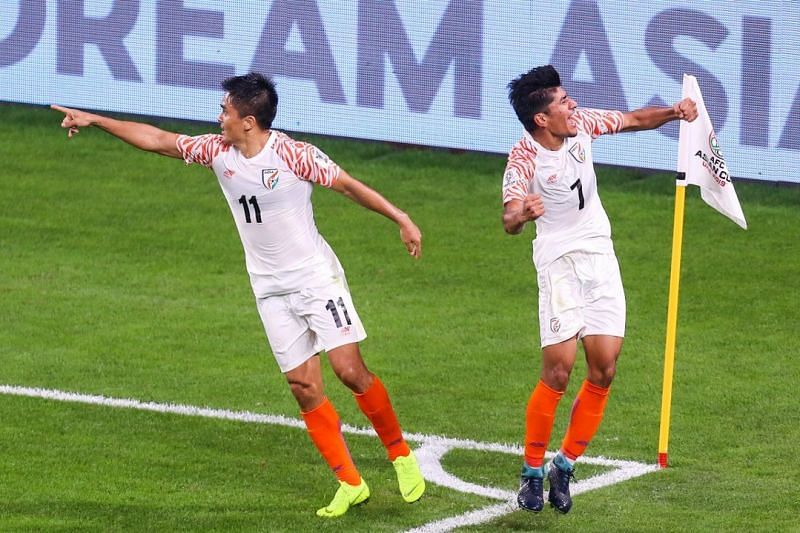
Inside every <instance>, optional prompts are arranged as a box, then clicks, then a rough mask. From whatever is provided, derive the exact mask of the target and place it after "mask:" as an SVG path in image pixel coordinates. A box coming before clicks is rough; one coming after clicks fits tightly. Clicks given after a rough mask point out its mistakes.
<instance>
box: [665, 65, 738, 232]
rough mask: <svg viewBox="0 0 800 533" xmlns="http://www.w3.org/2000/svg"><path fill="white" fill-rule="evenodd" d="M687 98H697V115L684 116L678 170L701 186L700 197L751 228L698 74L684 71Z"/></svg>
mask: <svg viewBox="0 0 800 533" xmlns="http://www.w3.org/2000/svg"><path fill="white" fill-rule="evenodd" d="M683 98H691V99H692V100H694V101H695V103H696V104H697V119H696V120H694V121H693V122H686V121H685V120H681V124H680V128H681V131H680V137H679V141H678V172H679V173H683V174H685V176H686V183H690V184H692V185H697V186H698V187H700V197H701V198H702V199H703V200H704V201H705V202H706V203H707V204H708V205H710V206H711V207H713V208H714V209H716V210H717V211H719V212H720V213H722V214H723V215H725V216H726V217H728V218H730V219H731V220H733V221H734V222H736V223H737V224H739V226H741V227H742V229H747V222H746V221H745V219H744V213H743V212H742V207H741V206H740V205H739V198H738V197H737V196H736V191H735V190H733V182H732V181H731V175H730V171H729V170H728V165H727V164H726V163H725V156H723V155H722V149H721V148H720V146H719V143H718V142H717V135H716V134H715V133H714V126H712V125H711V119H710V118H709V117H708V112H707V111H706V104H705V103H704V102H703V95H702V94H700V87H699V86H698V85H697V78H695V77H694V76H690V75H688V74H684V75H683Z"/></svg>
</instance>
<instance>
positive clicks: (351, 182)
mask: <svg viewBox="0 0 800 533" xmlns="http://www.w3.org/2000/svg"><path fill="white" fill-rule="evenodd" d="M331 188H332V189H333V190H334V191H337V192H340V193H342V194H343V195H345V196H346V197H348V198H350V199H351V200H353V201H354V202H356V203H357V204H359V205H362V206H364V207H366V208H367V209H370V210H372V211H375V212H376V213H380V214H381V215H383V216H385V217H386V218H388V219H389V220H392V221H393V222H394V223H395V224H397V225H398V226H400V239H401V240H402V241H403V244H404V245H405V246H406V249H407V250H408V253H409V254H411V255H412V256H413V257H416V258H417V259H419V258H420V257H421V256H422V233H421V232H420V231H419V228H418V227H417V225H416V224H414V222H413V221H412V220H411V217H409V216H408V215H407V214H406V213H404V212H403V211H401V210H400V209H398V208H397V207H396V206H395V205H394V204H392V203H391V202H390V201H389V200H387V199H386V198H384V197H383V196H381V195H380V193H378V192H377V191H375V190H374V189H371V188H370V187H368V186H366V185H364V184H363V183H361V182H360V181H358V180H357V179H355V178H353V177H352V176H350V175H349V174H348V173H347V172H345V171H344V170H340V171H339V176H338V177H337V178H336V181H334V183H333V186H332V187H331Z"/></svg>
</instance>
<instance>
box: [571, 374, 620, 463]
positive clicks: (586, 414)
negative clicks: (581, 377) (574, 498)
mask: <svg viewBox="0 0 800 533" xmlns="http://www.w3.org/2000/svg"><path fill="white" fill-rule="evenodd" d="M608 391H609V389H608V388H603V387H598V386H597V385H593V384H592V383H589V380H585V381H584V382H583V385H581V390H580V391H579V392H578V396H576V397H575V403H573V404H572V415H570V418H569V426H568V427H567V435H566V436H565V437H564V442H563V443H562V444H561V450H562V451H563V452H564V455H566V456H567V457H568V458H569V459H570V460H572V461H574V460H575V459H577V458H578V457H580V456H581V455H583V452H584V450H586V447H587V446H588V445H589V442H591V440H592V437H594V434H595V433H597V428H599V427H600V422H602V420H603V411H604V410H605V408H606V402H608Z"/></svg>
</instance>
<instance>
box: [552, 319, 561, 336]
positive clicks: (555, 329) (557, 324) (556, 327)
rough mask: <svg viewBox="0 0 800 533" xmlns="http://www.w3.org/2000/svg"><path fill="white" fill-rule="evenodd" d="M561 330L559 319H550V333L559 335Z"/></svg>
mask: <svg viewBox="0 0 800 533" xmlns="http://www.w3.org/2000/svg"><path fill="white" fill-rule="evenodd" d="M560 329H561V321H560V320H559V319H558V318H551V319H550V331H552V332H553V333H558V330H560Z"/></svg>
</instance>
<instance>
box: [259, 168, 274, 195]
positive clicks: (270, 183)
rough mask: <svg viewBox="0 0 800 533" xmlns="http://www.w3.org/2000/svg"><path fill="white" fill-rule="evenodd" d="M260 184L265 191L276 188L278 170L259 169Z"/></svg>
mask: <svg viewBox="0 0 800 533" xmlns="http://www.w3.org/2000/svg"><path fill="white" fill-rule="evenodd" d="M261 183H263V184H264V187H266V188H267V190H269V191H271V190H273V189H274V188H275V187H277V186H278V169H277V168H264V169H261Z"/></svg>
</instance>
